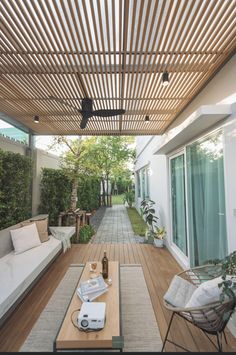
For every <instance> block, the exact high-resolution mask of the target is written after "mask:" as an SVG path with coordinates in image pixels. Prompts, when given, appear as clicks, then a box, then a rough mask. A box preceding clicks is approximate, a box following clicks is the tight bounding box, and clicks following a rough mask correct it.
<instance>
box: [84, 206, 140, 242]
mask: <svg viewBox="0 0 236 355" xmlns="http://www.w3.org/2000/svg"><path fill="white" fill-rule="evenodd" d="M143 240H144V238H143V237H140V236H137V235H135V234H134V232H133V229H132V226H131V223H130V220H129V216H128V214H127V211H126V207H125V206H124V205H113V206H112V207H109V208H106V212H105V214H104V216H103V219H102V221H101V223H100V225H99V227H98V230H97V233H96V234H95V237H94V238H93V240H92V241H91V243H94V244H95V243H96V244H99V243H101V244H106V243H111V244H118V243H121V244H127V243H140V242H142V241H143Z"/></svg>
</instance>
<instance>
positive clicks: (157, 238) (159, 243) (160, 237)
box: [154, 227, 166, 248]
mask: <svg viewBox="0 0 236 355" xmlns="http://www.w3.org/2000/svg"><path fill="white" fill-rule="evenodd" d="M165 236H166V230H165V227H162V228H161V227H157V228H156V230H155V232H154V245H155V246H156V247H158V248H163V245H164V238H165Z"/></svg>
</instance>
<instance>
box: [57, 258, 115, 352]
mask: <svg viewBox="0 0 236 355" xmlns="http://www.w3.org/2000/svg"><path fill="white" fill-rule="evenodd" d="M101 270H102V265H101V263H100V262H97V272H96V273H97V275H99V273H100V271H101ZM108 271H109V278H112V285H111V286H109V288H108V292H106V293H104V294H103V295H101V296H99V297H98V298H96V299H95V300H94V302H105V303H106V322H105V327H104V329H102V330H100V331H94V332H87V333H86V332H83V331H80V330H79V329H78V328H76V327H75V326H74V325H73V324H72V320H71V317H72V318H73V321H74V323H75V324H77V316H78V312H75V310H78V309H80V307H81V304H82V301H81V300H80V298H79V297H78V295H77V294H76V290H77V287H78V286H79V284H80V283H81V282H83V281H86V280H88V279H89V278H90V277H91V276H92V275H94V273H91V271H90V262H88V263H86V265H85V267H84V270H83V272H82V275H81V278H80V280H79V283H78V285H77V287H76V290H75V293H74V295H73V297H72V300H71V302H70V305H69V307H68V310H67V312H66V315H65V318H64V320H63V322H62V325H61V328H60V330H59V333H58V335H57V338H56V342H55V346H56V349H99V348H100V349H107V348H108V349H109V348H112V347H113V345H114V339H118V338H114V337H119V336H120V290H119V288H120V277H119V263H118V262H117V261H109V270H108ZM73 312H74V314H73ZM72 314H73V316H72Z"/></svg>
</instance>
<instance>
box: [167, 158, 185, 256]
mask: <svg viewBox="0 0 236 355" xmlns="http://www.w3.org/2000/svg"><path fill="white" fill-rule="evenodd" d="M170 173H171V207H172V242H173V243H174V244H175V245H176V246H177V247H178V248H179V249H180V250H181V252H182V253H184V255H186V256H187V255H188V248H187V232H186V204H185V201H186V198H185V159H184V154H180V155H178V156H176V157H173V158H171V160H170Z"/></svg>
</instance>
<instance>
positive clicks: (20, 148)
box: [0, 135, 27, 155]
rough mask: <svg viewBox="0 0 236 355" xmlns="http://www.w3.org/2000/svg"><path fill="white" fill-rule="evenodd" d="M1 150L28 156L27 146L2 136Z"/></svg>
mask: <svg viewBox="0 0 236 355" xmlns="http://www.w3.org/2000/svg"><path fill="white" fill-rule="evenodd" d="M0 149H2V150H5V151H9V152H13V153H19V154H21V155H26V151H27V146H26V145H24V144H21V143H19V142H16V141H14V140H12V139H10V138H5V137H3V136H1V135H0Z"/></svg>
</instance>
